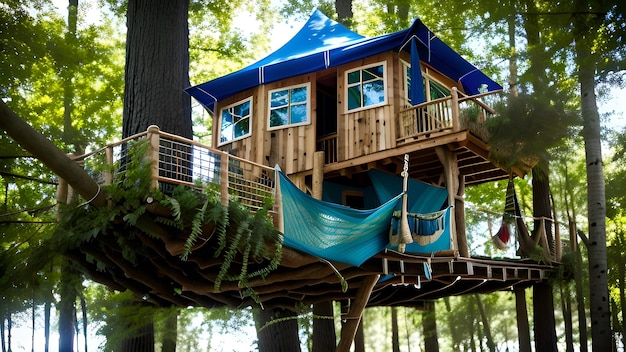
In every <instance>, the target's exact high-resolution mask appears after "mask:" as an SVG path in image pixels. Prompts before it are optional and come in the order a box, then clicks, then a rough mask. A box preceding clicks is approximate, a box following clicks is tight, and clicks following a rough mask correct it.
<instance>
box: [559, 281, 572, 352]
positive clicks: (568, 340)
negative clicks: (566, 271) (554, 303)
mask: <svg viewBox="0 0 626 352" xmlns="http://www.w3.org/2000/svg"><path fill="white" fill-rule="evenodd" d="M560 290H561V295H560V296H561V311H562V312H563V323H564V324H565V351H566V352H574V332H573V328H572V297H571V292H570V288H569V282H562V283H561V284H560Z"/></svg>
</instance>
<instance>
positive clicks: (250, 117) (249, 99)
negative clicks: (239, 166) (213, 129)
mask: <svg viewBox="0 0 626 352" xmlns="http://www.w3.org/2000/svg"><path fill="white" fill-rule="evenodd" d="M246 102H249V103H250V108H249V110H250V113H249V114H248V133H246V134H244V135H242V136H239V137H234V134H233V137H234V138H233V139H231V140H228V141H224V142H222V124H223V122H224V111H225V110H228V109H231V108H233V107H236V106H239V105H243V104H245V103H246ZM253 109H254V99H253V97H252V96H250V97H248V98H245V99H242V100H238V101H236V102H234V103H232V104H229V105H227V106H225V107H223V108H220V110H219V111H220V115H219V126H218V131H217V135H218V137H217V138H218V141H217V142H218V143H217V145H218V146H222V145H226V144H229V143H232V142H235V141H238V140H241V139H244V138H247V137H250V136H251V135H252V117H253V115H254V114H253V113H252V111H253ZM241 120H243V119H240V120H239V121H241ZM239 121H237V122H239ZM236 124H237V123H233V124H232V125H233V126H235V125H236Z"/></svg>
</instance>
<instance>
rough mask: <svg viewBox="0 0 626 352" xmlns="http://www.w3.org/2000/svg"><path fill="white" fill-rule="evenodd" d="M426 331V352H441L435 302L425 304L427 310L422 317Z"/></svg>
mask: <svg viewBox="0 0 626 352" xmlns="http://www.w3.org/2000/svg"><path fill="white" fill-rule="evenodd" d="M422 317H423V318H422V319H423V329H424V351H425V352H438V351H439V335H438V334H437V315H436V312H435V302H434V301H430V302H425V310H424V313H423V315H422Z"/></svg>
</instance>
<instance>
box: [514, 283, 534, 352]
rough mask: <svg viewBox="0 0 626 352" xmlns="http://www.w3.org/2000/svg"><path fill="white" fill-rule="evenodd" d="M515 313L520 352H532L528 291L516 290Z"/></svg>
mask: <svg viewBox="0 0 626 352" xmlns="http://www.w3.org/2000/svg"><path fill="white" fill-rule="evenodd" d="M515 311H516V313H517V314H516V315H517V339H518V341H519V350H520V352H531V343H530V325H529V324H528V308H527V306H526V290H525V289H516V290H515Z"/></svg>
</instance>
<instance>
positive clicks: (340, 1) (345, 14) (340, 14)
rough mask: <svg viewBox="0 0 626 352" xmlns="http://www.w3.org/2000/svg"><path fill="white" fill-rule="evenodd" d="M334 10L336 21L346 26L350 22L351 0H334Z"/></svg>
mask: <svg viewBox="0 0 626 352" xmlns="http://www.w3.org/2000/svg"><path fill="white" fill-rule="evenodd" d="M335 11H336V12H337V21H338V22H339V23H341V24H343V25H345V26H346V27H350V25H351V24H352V17H353V16H354V14H353V12H352V0H335Z"/></svg>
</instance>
